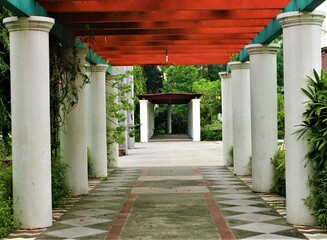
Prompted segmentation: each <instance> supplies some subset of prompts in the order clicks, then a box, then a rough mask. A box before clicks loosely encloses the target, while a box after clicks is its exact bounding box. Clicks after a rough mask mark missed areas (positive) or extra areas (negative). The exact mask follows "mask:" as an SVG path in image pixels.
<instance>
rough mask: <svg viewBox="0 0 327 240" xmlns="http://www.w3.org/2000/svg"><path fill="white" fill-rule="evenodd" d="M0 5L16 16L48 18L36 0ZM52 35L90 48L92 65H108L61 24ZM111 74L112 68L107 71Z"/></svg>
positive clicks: (5, 0) (4, 1) (13, 0)
mask: <svg viewBox="0 0 327 240" xmlns="http://www.w3.org/2000/svg"><path fill="white" fill-rule="evenodd" d="M0 5H2V6H4V7H5V8H6V9H8V10H9V11H11V12H12V13H13V14H15V16H18V17H28V16H42V17H48V13H47V11H46V10H45V9H44V8H43V7H41V6H40V5H39V4H38V3H36V2H35V1H34V0H1V1H0ZM51 34H52V36H53V37H54V38H56V40H57V41H59V42H61V43H62V44H64V43H65V42H67V41H70V42H75V43H77V46H78V47H84V48H88V49H89V51H88V54H87V56H86V61H88V62H89V63H92V64H106V62H105V61H104V60H103V59H102V58H101V57H100V56H99V55H98V54H96V53H95V52H94V51H93V50H92V49H90V48H89V47H88V46H86V45H85V44H84V43H83V42H82V41H81V40H80V39H78V38H76V36H75V35H74V34H72V33H71V32H70V31H68V29H67V28H65V27H64V26H63V25H62V24H61V23H59V22H57V21H56V23H55V25H54V26H53V28H52V29H51ZM107 72H108V73H111V67H109V68H108V70H107Z"/></svg>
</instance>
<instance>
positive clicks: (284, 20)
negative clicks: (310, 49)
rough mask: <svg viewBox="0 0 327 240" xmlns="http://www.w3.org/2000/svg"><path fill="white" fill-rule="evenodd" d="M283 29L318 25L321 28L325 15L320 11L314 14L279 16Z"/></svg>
mask: <svg viewBox="0 0 327 240" xmlns="http://www.w3.org/2000/svg"><path fill="white" fill-rule="evenodd" d="M277 19H278V20H279V23H280V25H281V26H282V28H287V27H294V26H300V25H318V26H321V25H322V23H323V21H324V19H325V13H324V12H320V11H314V12H298V11H296V12H287V13H281V14H278V15H277Z"/></svg>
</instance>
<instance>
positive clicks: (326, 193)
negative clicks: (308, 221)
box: [305, 169, 327, 228]
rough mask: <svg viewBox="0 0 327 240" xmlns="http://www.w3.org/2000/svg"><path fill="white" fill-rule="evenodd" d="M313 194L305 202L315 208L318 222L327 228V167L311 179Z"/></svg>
mask: <svg viewBox="0 0 327 240" xmlns="http://www.w3.org/2000/svg"><path fill="white" fill-rule="evenodd" d="M310 186H311V187H312V188H311V194H310V195H309V196H308V197H307V198H306V199H305V203H306V204H307V205H308V206H309V207H310V208H311V209H312V210H314V216H315V217H316V219H317V223H318V224H319V225H321V226H322V227H324V228H327V169H323V170H322V171H319V172H317V173H316V174H315V175H314V176H313V178H312V179H311V180H310Z"/></svg>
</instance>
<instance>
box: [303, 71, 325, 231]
mask: <svg viewBox="0 0 327 240" xmlns="http://www.w3.org/2000/svg"><path fill="white" fill-rule="evenodd" d="M302 90H303V92H304V94H305V95H306V96H307V97H308V98H309V101H308V102H307V107H306V111H305V112H304V113H303V116H304V119H305V120H304V121H303V123H302V125H301V126H302V129H301V130H300V131H298V133H300V137H299V138H301V137H303V138H305V139H306V140H307V142H308V146H309V151H308V153H307V155H306V158H307V160H308V163H310V164H311V165H312V167H313V169H314V171H315V172H314V175H313V177H312V178H311V179H310V181H309V184H310V187H311V192H310V195H309V196H308V197H307V199H306V200H305V203H306V204H307V206H308V207H309V208H310V209H311V210H313V215H314V216H315V217H316V219H317V222H318V224H321V225H322V226H323V227H327V161H326V159H327V148H326V144H327V73H326V71H324V70H323V71H321V75H320V76H319V75H318V73H317V72H316V71H314V78H310V77H308V87H307V88H306V89H302ZM308 163H307V164H308Z"/></svg>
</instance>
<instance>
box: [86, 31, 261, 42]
mask: <svg viewBox="0 0 327 240" xmlns="http://www.w3.org/2000/svg"><path fill="white" fill-rule="evenodd" d="M254 36H255V34H254V33H252V34H248V33H227V34H225V33H213V34H209V33H208V34H187V35H181V34H175V35H131V36H128V35H120V36H117V35H116V36H98V35H97V36H92V37H88V36H80V39H81V40H82V41H85V42H89V41H91V42H97V43H102V42H103V43H108V42H111V41H122V42H124V41H141V40H143V41H168V40H204V39H245V40H249V41H250V40H251V39H252V38H253V37H254Z"/></svg>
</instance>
